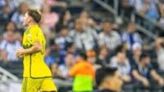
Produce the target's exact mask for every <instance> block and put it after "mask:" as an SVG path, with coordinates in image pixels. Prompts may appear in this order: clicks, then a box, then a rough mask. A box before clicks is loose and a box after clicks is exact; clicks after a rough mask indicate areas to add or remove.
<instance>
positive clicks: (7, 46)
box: [0, 31, 21, 62]
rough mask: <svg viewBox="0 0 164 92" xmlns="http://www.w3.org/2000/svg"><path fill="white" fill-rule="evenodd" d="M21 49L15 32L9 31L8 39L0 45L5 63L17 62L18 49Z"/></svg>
mask: <svg viewBox="0 0 164 92" xmlns="http://www.w3.org/2000/svg"><path fill="white" fill-rule="evenodd" d="M19 48H21V43H20V42H19V41H18V40H16V34H15V32H12V31H8V32H7V33H6V38H5V39H4V40H3V41H2V42H1V43H0V52H1V55H2V59H3V61H10V62H11V61H17V60H18V58H17V57H16V49H19Z"/></svg>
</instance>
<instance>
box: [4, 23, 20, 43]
mask: <svg viewBox="0 0 164 92" xmlns="http://www.w3.org/2000/svg"><path fill="white" fill-rule="evenodd" d="M9 31H11V32H15V35H16V40H18V41H21V38H22V37H21V34H20V33H19V31H18V30H17V26H16V24H15V23H14V22H11V21H10V22H8V23H7V24H6V27H5V32H4V34H3V38H6V36H7V33H8V32H9Z"/></svg>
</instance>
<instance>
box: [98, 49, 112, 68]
mask: <svg viewBox="0 0 164 92" xmlns="http://www.w3.org/2000/svg"><path fill="white" fill-rule="evenodd" d="M108 56H109V50H108V49H107V48H106V47H102V48H100V51H99V54H98V57H97V60H96V64H97V65H99V66H102V67H105V66H107V65H108V64H109V61H110V59H109V58H108Z"/></svg>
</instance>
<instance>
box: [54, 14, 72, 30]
mask: <svg viewBox="0 0 164 92" xmlns="http://www.w3.org/2000/svg"><path fill="white" fill-rule="evenodd" d="M63 26H68V29H72V28H73V26H74V23H73V22H72V15H71V13H70V12H69V11H65V12H64V14H61V16H60V19H59V21H58V23H57V24H56V27H55V28H56V32H57V33H58V32H59V31H60V30H61V28H62V27H63Z"/></svg>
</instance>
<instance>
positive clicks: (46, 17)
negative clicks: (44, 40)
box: [42, 5, 59, 31]
mask: <svg viewBox="0 0 164 92" xmlns="http://www.w3.org/2000/svg"><path fill="white" fill-rule="evenodd" d="M58 21H59V15H58V14H57V13H55V12H51V7H50V6H47V5H43V8H42V27H43V28H45V29H47V30H49V31H51V29H54V27H55V25H56V23H57V22H58Z"/></svg>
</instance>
